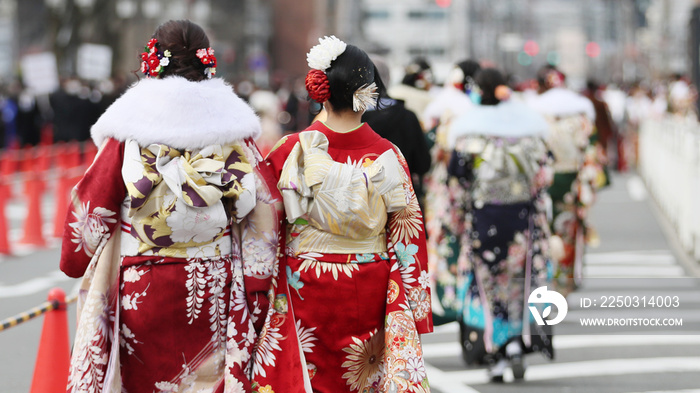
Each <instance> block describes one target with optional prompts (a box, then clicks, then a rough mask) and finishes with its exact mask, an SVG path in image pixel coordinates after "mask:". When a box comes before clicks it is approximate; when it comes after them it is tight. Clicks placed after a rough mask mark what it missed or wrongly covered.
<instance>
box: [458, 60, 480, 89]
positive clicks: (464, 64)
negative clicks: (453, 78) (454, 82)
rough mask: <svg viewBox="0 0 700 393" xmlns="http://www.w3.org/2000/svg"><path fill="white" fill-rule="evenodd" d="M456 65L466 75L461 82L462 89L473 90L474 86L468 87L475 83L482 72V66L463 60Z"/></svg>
mask: <svg viewBox="0 0 700 393" xmlns="http://www.w3.org/2000/svg"><path fill="white" fill-rule="evenodd" d="M456 65H457V67H459V68H460V69H461V70H462V73H463V74H464V77H463V78H462V81H461V82H460V88H461V89H462V90H463V91H466V90H467V89H471V88H472V86H467V85H470V84H471V83H472V82H474V77H475V75H476V74H477V73H478V72H479V70H481V65H479V63H478V62H476V61H474V60H463V61H460V62H459V63H457V64H456Z"/></svg>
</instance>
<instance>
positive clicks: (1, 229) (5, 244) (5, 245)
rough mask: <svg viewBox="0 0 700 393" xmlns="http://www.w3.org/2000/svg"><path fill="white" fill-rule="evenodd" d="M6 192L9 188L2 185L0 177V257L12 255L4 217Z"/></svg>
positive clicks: (7, 195)
mask: <svg viewBox="0 0 700 393" xmlns="http://www.w3.org/2000/svg"><path fill="white" fill-rule="evenodd" d="M0 176H2V175H0ZM7 190H10V186H9V185H7V184H4V183H3V179H2V177H0V255H2V254H5V255H10V254H12V251H11V250H10V242H9V240H8V236H9V233H8V232H9V228H8V225H7V218H6V217H5V201H6V200H7V199H9V192H8V191H7Z"/></svg>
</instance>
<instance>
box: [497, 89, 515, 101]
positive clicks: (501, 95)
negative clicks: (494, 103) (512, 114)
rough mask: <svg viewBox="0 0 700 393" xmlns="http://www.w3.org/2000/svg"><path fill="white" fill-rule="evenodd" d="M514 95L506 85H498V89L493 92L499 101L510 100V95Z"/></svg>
mask: <svg viewBox="0 0 700 393" xmlns="http://www.w3.org/2000/svg"><path fill="white" fill-rule="evenodd" d="M511 93H512V90H511V89H510V87H508V86H506V85H498V86H496V89H495V90H494V91H493V95H494V96H495V97H496V98H497V99H498V100H499V101H505V100H507V99H509V98H510V95H511Z"/></svg>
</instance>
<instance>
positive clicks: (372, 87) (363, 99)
mask: <svg viewBox="0 0 700 393" xmlns="http://www.w3.org/2000/svg"><path fill="white" fill-rule="evenodd" d="M377 97H379V93H377V84H376V83H374V82H372V83H370V84H369V85H363V86H361V87H360V88H358V89H357V90H355V92H354V93H352V110H353V111H354V112H364V111H366V110H367V108H369V107H373V106H376V105H377Z"/></svg>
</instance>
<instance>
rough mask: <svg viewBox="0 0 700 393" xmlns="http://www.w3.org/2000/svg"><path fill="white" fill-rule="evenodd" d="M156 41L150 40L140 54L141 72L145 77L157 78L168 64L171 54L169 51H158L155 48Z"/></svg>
mask: <svg viewBox="0 0 700 393" xmlns="http://www.w3.org/2000/svg"><path fill="white" fill-rule="evenodd" d="M157 44H158V40H156V39H155V38H151V39H150V40H148V43H146V46H145V47H144V48H143V50H144V52H143V53H141V72H142V73H143V74H144V75H146V76H147V77H151V76H153V77H157V76H159V75H160V74H162V73H163V71H165V67H167V66H168V64H170V57H171V56H172V54H171V53H170V51H169V50H165V51H160V50H158V48H157V47H156V45H157Z"/></svg>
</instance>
